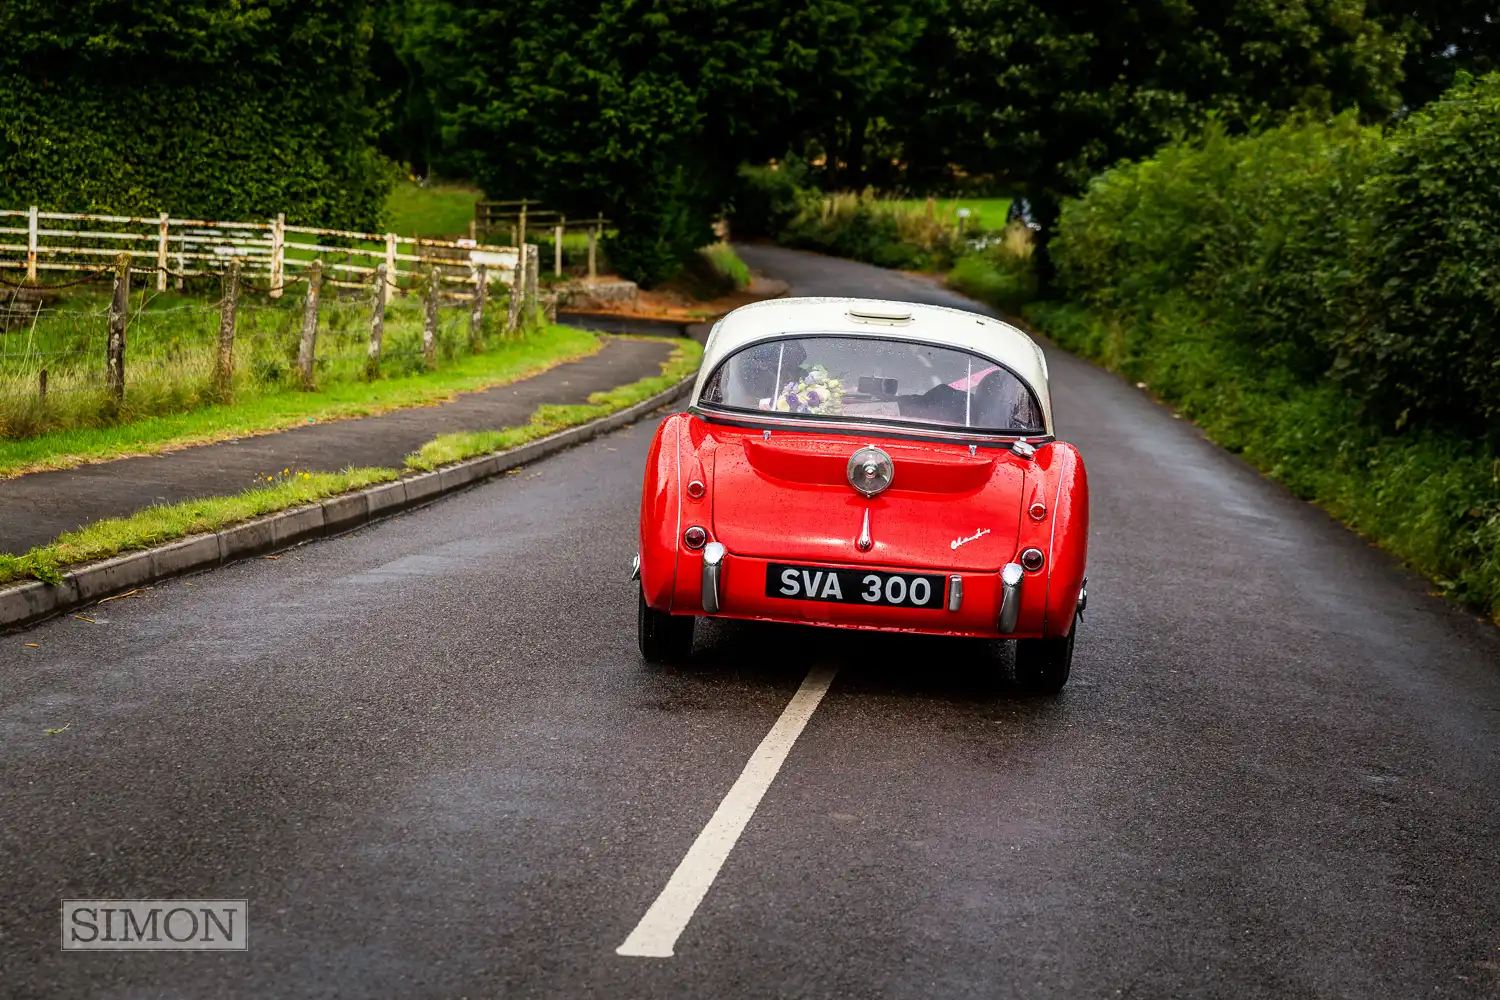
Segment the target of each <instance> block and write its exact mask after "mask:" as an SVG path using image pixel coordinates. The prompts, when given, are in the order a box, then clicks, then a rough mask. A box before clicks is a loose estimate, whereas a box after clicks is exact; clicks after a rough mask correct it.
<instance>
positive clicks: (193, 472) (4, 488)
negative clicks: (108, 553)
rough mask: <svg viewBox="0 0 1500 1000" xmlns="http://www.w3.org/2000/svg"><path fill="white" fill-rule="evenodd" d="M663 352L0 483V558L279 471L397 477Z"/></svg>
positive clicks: (654, 362) (652, 362)
mask: <svg viewBox="0 0 1500 1000" xmlns="http://www.w3.org/2000/svg"><path fill="white" fill-rule="evenodd" d="M671 351H672V345H671V344H666V343H662V342H659V341H642V340H615V339H611V340H609V341H607V342H606V343H605V345H604V348H603V349H602V350H601V351H600V352H599V353H598V354H595V355H592V356H591V357H587V358H583V359H581V360H579V361H571V362H568V363H567V364H563V365H558V366H557V367H556V368H553V369H550V370H549V371H546V372H543V373H542V374H540V375H537V376H534V377H533V378H529V379H523V380H522V381H520V382H512V383H511V384H509V385H502V386H496V387H495V388H493V389H487V390H485V391H483V392H472V393H464V394H462V395H460V396H459V397H458V398H457V399H456V400H454V401H453V402H451V403H443V404H441V405H438V406H421V407H417V408H415V409H410V410H397V411H395V412H392V413H385V414H381V415H379V416H374V417H362V418H359V419H355V420H339V421H333V422H330V423H320V424H308V425H307V426H304V427H297V428H294V429H292V430H287V431H281V432H279V433H275V434H264V435H260V436H257V437H247V438H237V439H235V440H232V441H221V442H218V443H216V444H207V445H201V446H199V447H195V448H185V449H183V450H181V451H172V452H167V453H165V454H162V455H143V456H136V457H131V458H122V459H117V460H115V461H112V462H100V463H97V464H95V465H85V466H82V467H80V468H77V469H67V470H63V471H59V472H37V473H32V474H31V475H27V476H19V477H17V478H15V479H0V552H25V551H26V550H27V549H30V548H31V547H33V546H35V545H41V544H43V543H45V542H48V541H51V540H52V539H54V538H56V537H57V536H58V535H60V534H62V533H63V532H65V531H71V530H73V529H74V528H77V527H78V526H80V525H82V524H87V523H89V522H92V521H97V520H99V519H100V518H105V517H123V516H126V515H129V514H132V513H134V512H136V511H138V510H141V509H143V508H145V507H149V506H151V505H152V504H160V503H177V502H179V501H182V500H190V499H192V498H194V497H202V496H222V495H225V494H230V493H238V492H239V491H240V490H243V489H247V488H249V487H250V486H252V485H254V484H255V481H256V480H257V478H260V479H264V478H265V476H266V475H267V474H268V473H272V472H280V471H281V470H282V469H305V470H309V471H338V470H340V469H346V468H348V467H349V466H351V465H353V466H367V465H376V466H387V467H399V466H400V465H401V463H402V459H404V458H405V457H406V456H407V455H409V454H410V453H411V452H413V451H415V450H417V449H418V448H420V447H421V446H422V445H423V444H425V443H426V442H428V441H430V440H432V439H433V438H434V437H436V436H437V435H439V434H447V433H449V432H452V431H477V430H495V429H497V428H500V427H508V426H514V425H517V424H524V423H526V421H527V420H528V419H529V418H530V416H531V414H532V412H533V411H534V410H535V409H536V408H537V407H538V406H539V405H541V404H543V403H584V402H587V401H588V397H589V395H590V394H591V393H594V392H599V391H601V390H605V389H613V388H614V387H616V386H619V385H626V384H628V383H630V382H634V381H636V380H637V379H641V378H645V377H647V376H651V375H659V374H661V363H662V362H663V361H665V360H666V359H667V356H668V355H669V354H670V353H671Z"/></svg>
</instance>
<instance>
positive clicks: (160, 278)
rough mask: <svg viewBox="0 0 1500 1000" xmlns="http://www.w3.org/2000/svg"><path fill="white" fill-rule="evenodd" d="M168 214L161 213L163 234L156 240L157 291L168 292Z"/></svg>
mask: <svg viewBox="0 0 1500 1000" xmlns="http://www.w3.org/2000/svg"><path fill="white" fill-rule="evenodd" d="M167 222H168V220H167V213H166V212H163V213H161V232H160V234H159V235H158V236H157V239H156V290H157V291H158V292H165V291H166V290H167Z"/></svg>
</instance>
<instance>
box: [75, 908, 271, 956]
mask: <svg viewBox="0 0 1500 1000" xmlns="http://www.w3.org/2000/svg"><path fill="white" fill-rule="evenodd" d="M249 913H250V903H249V901H248V900H244V899H65V900H63V904H62V946H63V951H246V950H248V949H249V934H250V925H249Z"/></svg>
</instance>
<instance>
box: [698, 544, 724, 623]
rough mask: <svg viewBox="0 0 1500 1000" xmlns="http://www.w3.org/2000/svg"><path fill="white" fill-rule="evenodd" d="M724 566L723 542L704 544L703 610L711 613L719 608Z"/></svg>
mask: <svg viewBox="0 0 1500 1000" xmlns="http://www.w3.org/2000/svg"><path fill="white" fill-rule="evenodd" d="M723 566H724V546H723V544H722V543H720V542H709V543H708V544H707V545H705V546H703V610H704V611H707V612H708V613H709V614H715V613H717V612H718V610H719V572H720V570H721V569H722V568H723Z"/></svg>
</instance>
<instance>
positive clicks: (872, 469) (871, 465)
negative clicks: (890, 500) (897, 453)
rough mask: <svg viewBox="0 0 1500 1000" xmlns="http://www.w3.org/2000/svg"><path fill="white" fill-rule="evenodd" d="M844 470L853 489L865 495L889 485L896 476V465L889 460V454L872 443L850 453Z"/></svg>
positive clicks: (869, 495)
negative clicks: (847, 464)
mask: <svg viewBox="0 0 1500 1000" xmlns="http://www.w3.org/2000/svg"><path fill="white" fill-rule="evenodd" d="M845 471H846V472H847V473H848V475H849V485H850V486H853V487H854V491H855V492H856V493H859V494H861V495H862V496H867V497H872V496H874V495H875V494H877V493H879V492H881V491H882V490H884V489H885V488H886V487H888V486H890V485H891V480H892V479H894V478H895V477H896V466H895V463H893V462H892V461H891V456H889V455H887V454H886V453H885V452H883V451H881V450H880V449H879V448H876V447H875V446H874V445H867V446H865V447H863V448H861V449H859V450H858V451H856V452H855V453H854V454H852V455H850V456H849V466H848V468H847V469H846V470H845Z"/></svg>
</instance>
